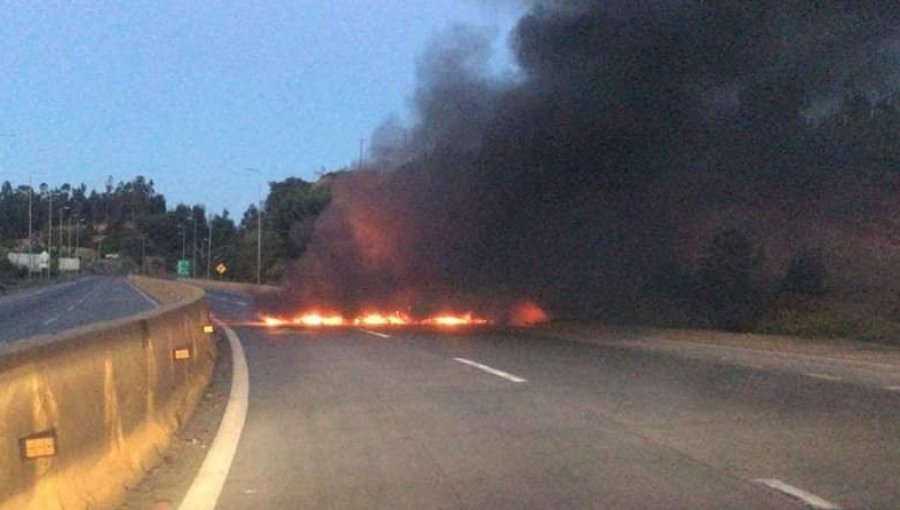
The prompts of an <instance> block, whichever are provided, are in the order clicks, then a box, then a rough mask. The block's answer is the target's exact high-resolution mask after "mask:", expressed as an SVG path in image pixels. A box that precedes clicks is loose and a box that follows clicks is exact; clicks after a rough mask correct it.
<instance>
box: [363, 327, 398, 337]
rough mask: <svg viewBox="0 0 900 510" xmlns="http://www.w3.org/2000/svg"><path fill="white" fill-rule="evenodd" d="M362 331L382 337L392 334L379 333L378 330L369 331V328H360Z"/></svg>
mask: <svg viewBox="0 0 900 510" xmlns="http://www.w3.org/2000/svg"><path fill="white" fill-rule="evenodd" d="M360 331H362V332H363V333H368V334H370V335H375V336H379V337H381V338H390V337H391V335H388V334H385V333H379V332H377V331H369V330H368V329H360Z"/></svg>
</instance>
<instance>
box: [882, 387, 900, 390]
mask: <svg viewBox="0 0 900 510" xmlns="http://www.w3.org/2000/svg"><path fill="white" fill-rule="evenodd" d="M884 389H886V390H888V391H900V386H885V387H884Z"/></svg>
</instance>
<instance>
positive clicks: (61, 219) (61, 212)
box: [58, 206, 69, 257]
mask: <svg viewBox="0 0 900 510" xmlns="http://www.w3.org/2000/svg"><path fill="white" fill-rule="evenodd" d="M68 210H69V206H64V207H63V206H60V210H59V252H58V253H59V256H60V257H62V253H63V227H64V223H65V221H66V211H68Z"/></svg>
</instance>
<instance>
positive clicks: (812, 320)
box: [756, 306, 900, 345]
mask: <svg viewBox="0 0 900 510" xmlns="http://www.w3.org/2000/svg"><path fill="white" fill-rule="evenodd" d="M756 332H758V333H770V334H783V335H793V336H801V337H807V338H846V339H851V340H862V341H866V342H876V343H882V344H893V345H900V321H897V320H893V319H890V318H887V317H885V316H883V315H882V314H879V313H877V312H868V311H854V310H847V309H842V308H840V307H833V306H832V307H827V308H820V309H813V310H777V311H776V312H775V313H774V314H772V315H771V316H770V317H769V318H767V319H765V320H763V321H761V322H760V324H759V325H758V326H757V328H756Z"/></svg>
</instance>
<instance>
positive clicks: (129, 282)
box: [125, 279, 159, 308]
mask: <svg viewBox="0 0 900 510" xmlns="http://www.w3.org/2000/svg"><path fill="white" fill-rule="evenodd" d="M125 281H126V282H128V285H130V286H131V288H132V289H134V291H135V292H137V293H138V294H140V295H141V297H142V298H144V299H146V300H147V302H148V303H150V304H151V305H153V307H154V308H156V307H157V306H159V301H157V300H155V299H153V298H152V297H150V295H149V294H147V293H146V292H144V291H143V290H141V288H140V287H138V286H137V285H135V284H134V283H132V282H131V280H128V279H126V280H125Z"/></svg>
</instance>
